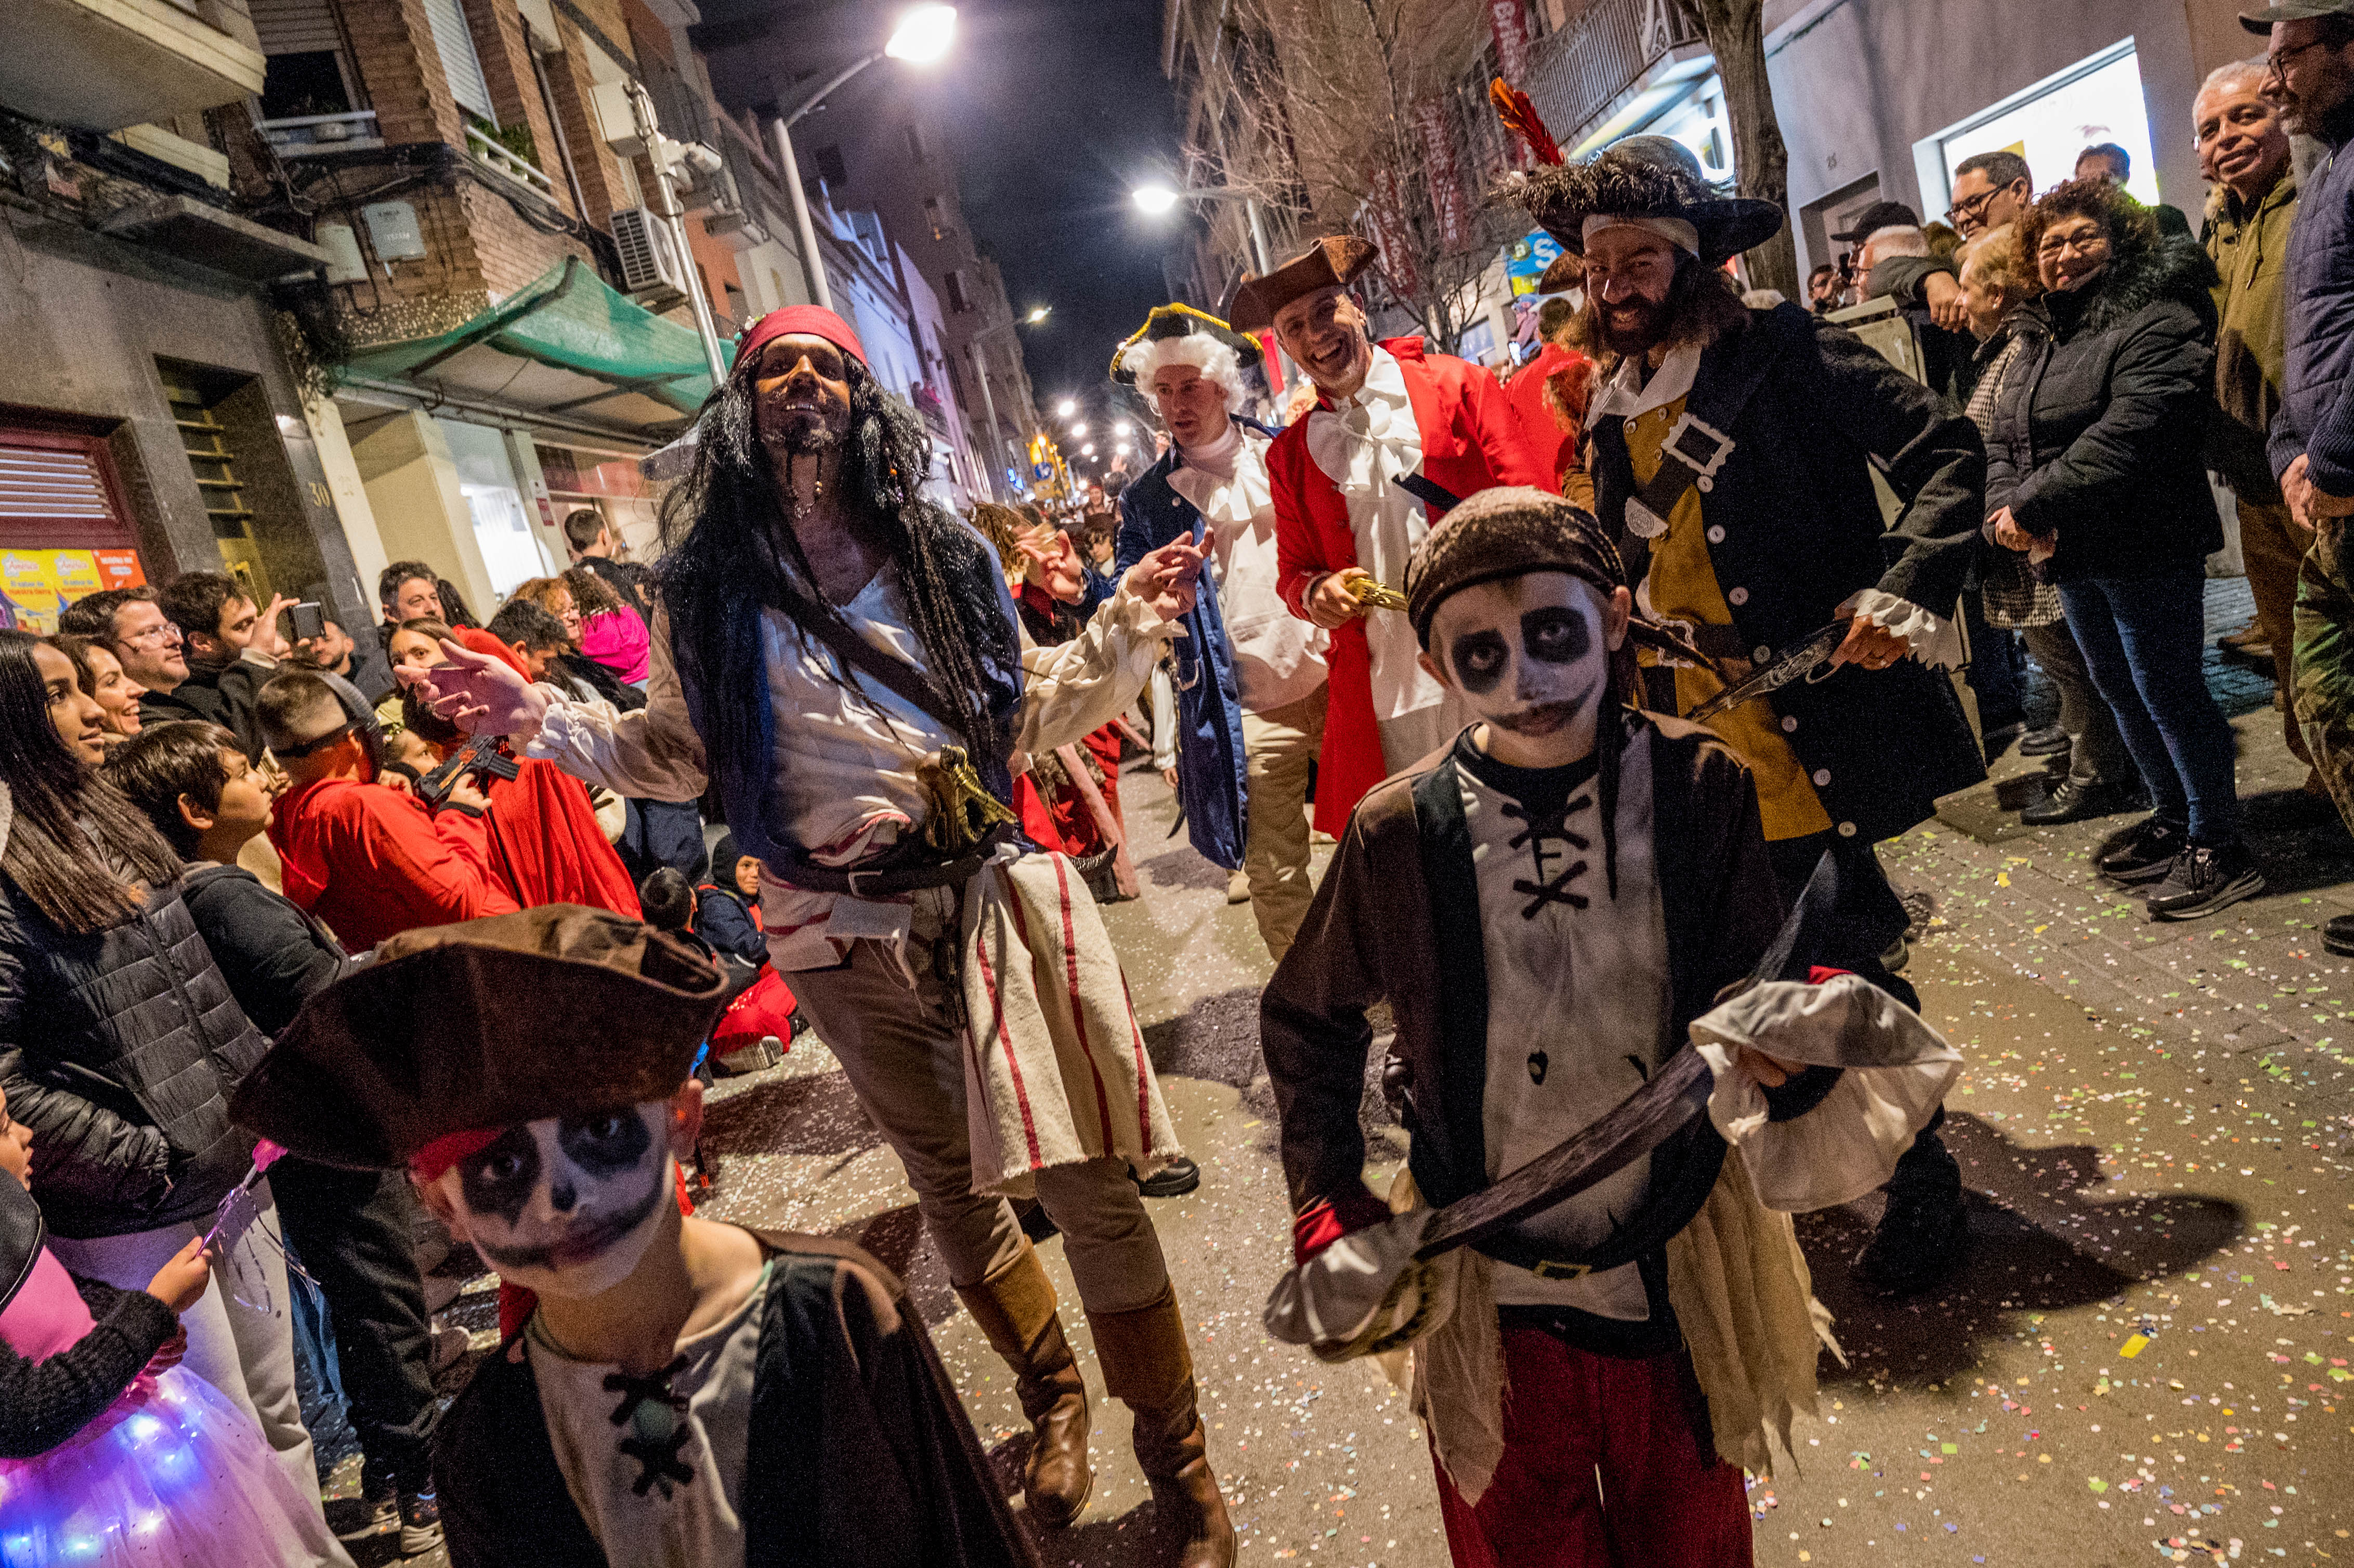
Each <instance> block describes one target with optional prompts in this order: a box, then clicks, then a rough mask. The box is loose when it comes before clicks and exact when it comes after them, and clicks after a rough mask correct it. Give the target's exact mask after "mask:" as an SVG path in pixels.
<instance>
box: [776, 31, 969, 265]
mask: <svg viewBox="0 0 2354 1568" xmlns="http://www.w3.org/2000/svg"><path fill="white" fill-rule="evenodd" d="M956 15H957V14H956V7H955V6H953V5H914V6H910V7H909V8H908V9H907V11H905V12H903V13H901V15H900V17H899V23H898V26H895V27H893V28H892V29H891V37H890V39H889V41H888V42H886V43H885V45H884V46H883V47H882V48H879V49H877V50H875V52H874V53H873V54H871V55H864V56H861V57H860V58H857V59H855V60H853V61H852V62H851V63H850V64H848V65H846V66H844V67H843V69H841V70H840V71H838V72H836V73H835V74H834V76H833V77H832V79H830V80H829V81H827V82H826V84H825V85H824V86H823V87H821V88H819V89H818V90H816V91H815V92H812V93H811V94H810V95H809V96H808V97H807V98H804V99H803V100H801V104H800V106H799V107H798V108H795V109H793V110H791V111H789V112H787V113H784V114H780V115H779V116H778V117H777V118H776V119H775V120H774V121H773V122H770V124H769V134H770V135H772V136H774V137H775V138H776V141H777V169H778V172H779V175H781V176H782V177H783V179H784V182H785V191H786V194H787V195H788V196H790V197H791V198H792V204H793V227H794V228H795V229H796V230H797V231H798V232H799V233H800V236H801V276H802V277H803V278H804V279H805V280H806V281H808V283H809V292H810V298H811V300H812V301H813V302H816V304H817V305H818V306H819V307H820V308H821V309H822V310H829V311H830V310H832V309H833V291H832V289H830V288H828V287H827V286H826V281H825V262H824V260H822V258H821V257H820V256H819V255H818V253H817V230H816V229H815V228H812V227H811V224H810V210H809V196H807V195H806V194H805V193H804V192H803V191H802V189H801V164H800V162H799V160H798V159H796V158H795V157H794V155H793V138H792V128H793V122H795V121H797V120H799V119H800V118H801V116H802V115H804V114H807V113H808V112H809V111H811V110H812V109H815V108H816V107H817V106H818V105H819V104H821V103H822V102H824V101H825V100H826V98H827V96H828V95H829V94H831V93H832V91H833V90H834V89H835V88H837V87H840V86H841V85H842V84H843V82H845V81H848V80H849V79H851V78H852V77H854V76H856V75H857V74H858V73H859V72H860V71H863V70H864V69H866V68H867V67H868V66H871V65H873V64H874V63H875V61H877V60H880V59H895V60H905V61H907V63H908V64H909V65H930V64H932V63H933V62H934V61H936V60H938V58H940V57H942V56H943V55H945V54H947V53H948V52H949V42H950V40H952V39H953V38H954V37H955V36H956Z"/></svg>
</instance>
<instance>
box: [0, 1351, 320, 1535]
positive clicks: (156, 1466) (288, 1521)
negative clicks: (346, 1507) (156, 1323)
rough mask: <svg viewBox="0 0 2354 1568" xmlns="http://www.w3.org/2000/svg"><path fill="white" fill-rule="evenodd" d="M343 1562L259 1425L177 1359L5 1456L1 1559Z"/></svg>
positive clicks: (0, 1477) (0, 1473) (0, 1485)
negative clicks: (30, 1453) (48, 1438)
mask: <svg viewBox="0 0 2354 1568" xmlns="http://www.w3.org/2000/svg"><path fill="white" fill-rule="evenodd" d="M349 1562H350V1558H349V1557H348V1556H347V1555H346V1554H345V1552H344V1550H343V1546H342V1544H341V1542H337V1541H336V1540H335V1538H334V1536H333V1535H332V1534H330V1533H329V1532H328V1530H327V1524H326V1520H324V1519H323V1518H322V1517H321V1516H320V1513H319V1510H318V1508H317V1506H316V1505H315V1504H313V1502H312V1501H311V1500H310V1499H308V1498H305V1497H303V1496H302V1495H301V1494H300V1493H299V1492H297V1490H296V1489H295V1487H294V1483H293V1481H292V1479H291V1478H288V1476H287V1474H286V1472H285V1470H284V1469H282V1468H281V1467H280V1464H279V1461H278V1459H277V1457H276V1456H275V1455H273V1454H272V1453H271V1452H270V1445H269V1443H268V1442H267V1441H265V1440H264V1439H263V1437H262V1436H261V1431H260V1428H259V1427H257V1426H255V1425H253V1423H252V1421H251V1420H250V1419H249V1418H248V1417H247V1416H246V1414H245V1413H244V1412H242V1411H240V1410H239V1409H238V1408H237V1407H236V1406H235V1405H233V1404H230V1403H229V1402H228V1399H227V1398H225V1397H224V1396H223V1395H222V1394H221V1393H220V1392H219V1391H218V1390H217V1389H216V1388H214V1387H213V1385H212V1384H210V1383H207V1382H205V1380H204V1379H202V1378H200V1377H198V1376H196V1374H195V1373H194V1372H187V1371H186V1370H184V1369H182V1368H179V1367H171V1368H167V1369H166V1370H165V1371H164V1372H162V1373H161V1374H160V1375H156V1376H142V1377H141V1378H139V1379H138V1381H136V1382H135V1383H133V1384H132V1385H131V1386H130V1387H129V1388H128V1389H125V1390H124V1391H123V1393H122V1398H120V1399H118V1400H116V1401H115V1402H114V1404H112V1405H111V1406H110V1407H109V1408H108V1410H107V1412H106V1414H103V1415H101V1416H100V1417H99V1418H98V1419H97V1420H95V1421H93V1422H91V1423H90V1425H88V1426H86V1427H84V1428H82V1430H81V1431H80V1432H78V1433H76V1434H75V1435H74V1436H72V1437H70V1438H69V1439H67V1440H66V1441H65V1442H64V1443H61V1444H59V1445H58V1446H57V1447H55V1448H52V1449H50V1450H49V1451H48V1453H46V1454H40V1455H37V1456H35V1457H32V1458H30V1459H0V1568H51V1565H52V1564H55V1565H57V1568H93V1565H98V1568H118V1565H119V1568H280V1565H281V1564H285V1565H293V1568H302V1565H307V1564H311V1563H349Z"/></svg>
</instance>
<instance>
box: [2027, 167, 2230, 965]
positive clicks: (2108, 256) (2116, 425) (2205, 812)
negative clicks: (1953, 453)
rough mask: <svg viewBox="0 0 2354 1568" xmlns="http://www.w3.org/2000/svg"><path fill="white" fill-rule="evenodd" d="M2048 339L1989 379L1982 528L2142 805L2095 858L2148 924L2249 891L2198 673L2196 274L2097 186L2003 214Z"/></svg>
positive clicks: (2183, 246) (2202, 504)
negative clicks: (2081, 666) (2082, 677)
mask: <svg viewBox="0 0 2354 1568" xmlns="http://www.w3.org/2000/svg"><path fill="white" fill-rule="evenodd" d="M2019 223H2020V249H2021V250H2022V252H2023V253H2024V254H2025V255H2026V256H2028V257H2029V258H2031V259H2032V260H2033V262H2034V264H2035V266H2036V268H2037V271H2038V273H2039V275H2040V277H2041V281H2042V284H2043V289H2044V293H2043V297H2042V299H2041V301H2039V302H2036V303H2034V304H2032V305H2029V306H2026V307H2023V309H2025V310H2030V311H2040V312H2041V313H2042V314H2043V316H2044V318H2045V320H2046V321H2047V322H2048V323H2049V325H2050V335H2049V338H2048V340H2046V341H2045V343H2044V344H2042V346H2041V348H2040V349H2038V350H2037V352H2036V356H2035V358H2034V359H2033V360H2032V361H2031V362H2030V363H2028V364H2027V365H2025V366H2020V367H2017V368H2015V369H2014V370H2013V372H2012V373H2011V374H2010V375H2009V376H2007V377H2006V378H2005V380H2004V383H2003V387H2002V391H2001V393H2000V395H1999V397H1998V398H1997V400H1996V406H1995V411H1994V421H1993V424H1994V428H1993V432H1992V434H1991V435H1989V436H1988V440H1987V503H1988V508H1989V509H1990V511H1991V515H1990V516H1989V517H1988V520H1987V522H1988V534H1989V535H1991V536H1992V537H1993V539H1994V541H1995V543H1996V544H1998V545H2000V546H2004V547H2006V548H2009V549H2012V550H2018V551H2021V552H2023V553H2024V554H2025V555H2026V556H2027V557H2028V559H2029V560H2030V561H2031V563H2033V565H2034V567H2035V569H2036V571H2037V573H2038V574H2039V575H2040V576H2041V577H2044V578H2045V579H2046V580H2048V581H2051V582H2052V583H2054V584H2056V585H2057V586H2058V587H2059V589H2060V603H2061V607H2062V609H2063V610H2065V612H2066V614H2067V618H2068V628H2069V630H2071V631H2073V633H2074V634H2075V637H2076V642H2077V645H2078V647H2080V648H2081V649H2082V650H2083V651H2084V663H2085V666H2086V667H2087V668H2088V669H2089V670H2090V671H2091V672H2092V676H2093V683H2094V685H2095V686H2097V687H2098V688H2099V689H2100V693H2101V695H2102V697H2103V698H2104V699H2105V700H2106V701H2107V703H2108V705H2109V706H2110V708H2111V709H2112V710H2114V711H2115V715H2116V718H2117V727H2118V729H2119V730H2120V731H2121V732H2123V734H2124V736H2125V740H2126V747H2127V748H2128V749H2129V750H2131V751H2132V753H2133V758H2134V761H2135V762H2136V763H2137V765H2138V766H2139V768H2140V769H2141V775H2142V779H2143V780H2144V781H2145V782H2146V783H2147V785H2148V787H2149V791H2150V797H2151V804H2152V805H2153V806H2154V807H2155V810H2154V811H2153V813H2152V814H2151V816H2150V817H2149V818H2148V819H2147V821H2143V822H2141V823H2139V824H2138V825H2137V827H2136V828H2135V829H2134V830H2133V832H2131V833H2130V834H2128V835H2127V836H2126V838H2125V839H2124V840H2123V841H2122V842H2118V843H2117V844H2115V846H2113V847H2112V848H2111V849H2110V850H2109V851H2108V852H2107V853H2104V854H2103V855H2102V856H2101V857H2100V861H2099V865H2100V869H2101V871H2102V873H2103V874H2105V875H2107V876H2110V877H2112V878H2114V879H2115V880H2116V881H2119V882H2124V883H2130V884H2155V886H2154V887H2153V888H2152V890H2151V892H2150V894H2149V913H2150V916H2151V917H2152V918H2153V919H2187V918H2190V917H2193V916H2201V915H2211V914H2213V913H2214V912H2215V911H2217V910H2219V909H2221V908H2223V907H2225V906H2228V905H2231V904H2233V903H2236V902H2238V901H2239V900H2240V899H2243V898H2245V897H2248V896H2249V895H2252V894H2254V893H2259V892H2261V891H2263V889H2264V874H2263V872H2262V871H2260V870H2259V869H2258V868H2257V866H2256V863H2255V858H2254V856H2253V855H2252V854H2251V853H2249V851H2248V848H2247V846H2246V845H2245V844H2244V843H2243V842H2241V839H2240V827H2239V800H2238V790H2237V787H2236V785H2235V783H2234V780H2233V776H2232V757H2233V745H2232V726H2230V724H2229V723H2227V722H2226V721H2225V719H2224V717H2223V714H2222V710H2221V709H2220V708H2218V707H2217V706H2216V705H2215V699H2214V698H2213V697H2212V696H2211V695H2210V694H2209V693H2208V690H2207V683H2206V680H2205V678H2204V676H2203V675H2202V673H2201V672H2200V655H2201V652H2202V651H2203V649H2204V646H2205V641H2206V619H2205V611H2204V604H2205V590H2206V567H2205V562H2206V557H2207V556H2208V555H2209V553H2210V552H2211V551H2213V550H2215V549H2217V548H2220V547H2221V545H2222V542H2223V535H2222V527H2221V523H2220V522H2219V521H2218V519H2217V517H2216V514H2215V499H2214V495H2213V493H2212V492H2211V490H2210V488H2209V486H2208V482H2207V471H2206V465H2205V463H2204V462H2203V461H2202V460H2201V457H2200V453H2201V451H2202V450H2204V448H2203V437H2204V433H2205V430H2206V426H2207V419H2208V416H2209V414H2210V412H2211V410H2210V408H2209V405H2210V404H2211V403H2212V401H2213V374H2212V372H2213V365H2214V349H2213V337H2214V330H2215V308H2214V302H2213V299H2212V296H2211V295H2210V293H2209V292H2208V287H2209V285H2210V283H2211V282H2212V281H2213V279H2214V268H2213V265H2212V263H2211V262H2210V261H2209V260H2208V259H2207V256H2206V254H2205V252H2203V251H2201V250H2200V249H2199V248H2198V247H2197V246H2195V245H2193V244H2192V243H2191V242H2190V241H2189V240H2188V239H2177V240H2165V239H2161V238H2160V237H2159V236H2158V230H2157V227H2156V225H2155V223H2154V221H2153V220H2152V218H2151V217H2150V214H2149V210H2148V209H2147V208H2146V207H2142V206H2141V205H2140V204H2139V203H2137V202H2136V201H2135V200H2134V199H2133V198H2132V197H2131V196H2126V194H2125V193H2124V192H2123V191H2121V190H2119V189H2117V188H2116V187H2115V186H2113V185H2109V184H2108V183H2106V182H2105V181H2102V180H2072V181H2070V182H2068V183H2067V184H2066V185H2059V186H2056V187H2054V188H2053V189H2052V190H2051V191H2048V192H2046V193H2045V194H2044V196H2042V198H2041V199H2040V200H2039V201H2037V202H2036V204H2035V206H2034V207H2031V208H2030V209H2029V210H2028V212H2027V213H2026V215H2025V216H2024V217H2021V218H2020V220H2019Z"/></svg>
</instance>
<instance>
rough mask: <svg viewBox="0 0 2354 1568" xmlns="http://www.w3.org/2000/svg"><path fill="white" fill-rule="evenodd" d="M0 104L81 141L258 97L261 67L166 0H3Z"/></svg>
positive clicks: (246, 51) (250, 52)
mask: <svg viewBox="0 0 2354 1568" xmlns="http://www.w3.org/2000/svg"><path fill="white" fill-rule="evenodd" d="M5 10H6V13H7V17H8V29H7V32H8V38H7V46H6V47H5V48H0V104H5V105H6V106H7V107H8V108H10V109H13V110H15V111H17V112H18V113H20V114H24V115H27V116H28V117H30V118H32V119H35V120H46V121H48V122H52V123H54V124H58V125H71V126H76V127H79V128H80V129H82V130H85V131H120V130H122V128H123V127H125V126H127V125H138V124H143V123H144V122H149V121H158V120H170V119H172V118H173V117H174V116H175V115H181V114H190V113H194V112H196V111H199V110H206V109H214V108H217V107H218V106H220V105H221V104H224V103H234V102H236V101H238V100H239V99H241V98H249V97H252V96H254V95H256V94H258V93H260V91H261V81H262V72H263V69H264V68H263V60H262V57H261V55H260V52H259V51H257V50H254V49H251V48H247V47H246V46H245V45H243V44H241V43H239V42H238V41H237V40H236V39H235V38H232V37H229V36H228V34H227V33H224V32H222V31H220V30H219V29H218V28H217V27H211V26H207V25H206V24H205V23H204V22H203V21H202V20H200V19H199V18H198V17H197V16H195V15H194V14H193V13H192V12H189V11H186V10H184V9H182V8H181V7H180V6H178V5H173V4H172V3H171V0H8V4H7V5H6V6H5Z"/></svg>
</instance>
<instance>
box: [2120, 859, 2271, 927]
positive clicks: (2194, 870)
mask: <svg viewBox="0 0 2354 1568" xmlns="http://www.w3.org/2000/svg"><path fill="white" fill-rule="evenodd" d="M2263 891H2264V870H2263V868H2262V867H2260V866H2259V865H2257V864H2256V857H2255V855H2254V854H2253V853H2252V852H2251V851H2250V850H2249V848H2248V846H2247V845H2245V844H2243V843H2238V842H2232V843H2228V844H2217V845H2212V846H2210V845H2207V844H2193V845H2191V846H2190V848H2188V849H2185V850H2184V851H2183V852H2182V853H2180V854H2179V855H2177V856H2175V857H2174V863H2173V864H2172V865H2171V866H2169V867H2168V869H2167V873H2166V880H2165V881H2163V882H2161V883H2159V884H2158V885H2157V886H2156V887H2154V888H2152V889H2150V894H2149V917H2150V918H2151V919H2153V920H2196V919H2198V918H2199V917H2200V916H2203V915H2212V914H2214V913H2215V912H2216V911H2218V910H2221V909H2228V908H2230V907H2231V906H2232V905H2234V904H2237V903H2238V902H2239V901H2240V900H2241V899H2243V898H2252V897H2253V896H2255V895H2257V894H2259V893H2262V892H2263Z"/></svg>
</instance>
